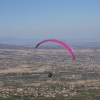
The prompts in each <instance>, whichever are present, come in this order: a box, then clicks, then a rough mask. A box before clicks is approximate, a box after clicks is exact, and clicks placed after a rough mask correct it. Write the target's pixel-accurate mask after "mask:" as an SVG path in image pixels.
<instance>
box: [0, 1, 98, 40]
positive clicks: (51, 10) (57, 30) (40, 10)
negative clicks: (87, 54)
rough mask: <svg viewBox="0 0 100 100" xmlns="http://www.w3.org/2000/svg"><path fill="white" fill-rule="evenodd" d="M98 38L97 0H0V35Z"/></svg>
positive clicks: (43, 37)
mask: <svg viewBox="0 0 100 100" xmlns="http://www.w3.org/2000/svg"><path fill="white" fill-rule="evenodd" d="M2 37H3V38H25V39H38V38H39V39H41V38H42V39H46V38H59V39H62V38H64V39H66V38H72V39H74V38H100V0H0V38H2Z"/></svg>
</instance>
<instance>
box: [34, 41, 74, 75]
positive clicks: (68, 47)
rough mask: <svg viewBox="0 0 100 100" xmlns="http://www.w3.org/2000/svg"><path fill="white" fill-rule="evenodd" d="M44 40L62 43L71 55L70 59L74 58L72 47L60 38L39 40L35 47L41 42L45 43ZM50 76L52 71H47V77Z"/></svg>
mask: <svg viewBox="0 0 100 100" xmlns="http://www.w3.org/2000/svg"><path fill="white" fill-rule="evenodd" d="M45 42H55V43H58V44H60V45H62V46H63V47H64V48H65V49H66V50H68V51H69V53H70V54H71V56H72V59H73V60H74V59H75V54H74V51H73V49H72V48H71V47H70V46H69V45H68V44H67V43H65V42H63V41H61V40H58V39H46V40H43V41H41V42H39V43H38V44H37V45H36V47H35V48H37V47H38V46H39V45H41V44H42V43H45ZM51 76H52V73H51V72H50V71H49V74H48V77H51Z"/></svg>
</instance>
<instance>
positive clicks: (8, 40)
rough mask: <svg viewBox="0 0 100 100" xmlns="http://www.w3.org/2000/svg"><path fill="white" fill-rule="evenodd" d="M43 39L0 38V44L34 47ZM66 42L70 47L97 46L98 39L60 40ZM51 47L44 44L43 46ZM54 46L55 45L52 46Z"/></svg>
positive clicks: (99, 42)
mask: <svg viewBox="0 0 100 100" xmlns="http://www.w3.org/2000/svg"><path fill="white" fill-rule="evenodd" d="M41 40H43V39H18V38H0V44H10V45H25V46H28V45H29V46H31V45H32V46H34V45H36V44H37V43H38V42H40V41H41ZM60 40H63V41H65V42H67V43H68V44H70V45H95V44H96V45H99V44H100V41H99V39H60ZM47 44H49V45H53V44H50V43H46V44H45V45H47ZM54 45H55V44H54Z"/></svg>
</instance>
